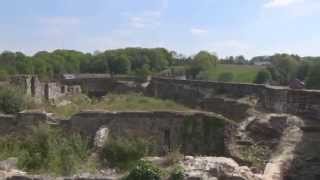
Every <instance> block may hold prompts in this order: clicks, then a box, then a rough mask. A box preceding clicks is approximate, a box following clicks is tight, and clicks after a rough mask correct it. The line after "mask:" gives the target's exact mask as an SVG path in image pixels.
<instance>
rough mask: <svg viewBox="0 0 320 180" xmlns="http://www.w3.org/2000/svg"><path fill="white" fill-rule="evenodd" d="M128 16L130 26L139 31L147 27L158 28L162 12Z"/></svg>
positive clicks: (146, 12)
mask: <svg viewBox="0 0 320 180" xmlns="http://www.w3.org/2000/svg"><path fill="white" fill-rule="evenodd" d="M124 14H128V16H129V17H128V21H129V22H128V23H129V26H131V27H133V28H137V29H142V28H146V27H156V26H158V25H159V24H160V18H161V12H160V11H144V12H143V13H141V14H138V15H130V14H129V13H124Z"/></svg>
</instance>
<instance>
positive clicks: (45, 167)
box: [0, 125, 89, 175]
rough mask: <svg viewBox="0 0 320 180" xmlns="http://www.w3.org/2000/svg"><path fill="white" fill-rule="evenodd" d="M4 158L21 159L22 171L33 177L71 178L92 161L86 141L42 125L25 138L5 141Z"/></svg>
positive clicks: (0, 143)
mask: <svg viewBox="0 0 320 180" xmlns="http://www.w3.org/2000/svg"><path fill="white" fill-rule="evenodd" d="M0 148H1V149H0V158H1V159H6V158H8V157H18V167H19V168H20V169H23V170H25V171H27V172H32V173H49V174H52V175H70V174H73V173H76V172H77V171H78V170H81V169H83V168H85V167H83V164H86V163H85V162H86V161H87V159H88V156H89V148H88V142H87V140H86V139H84V138H82V137H81V136H80V135H78V134H71V135H66V134H64V133H63V132H62V131H60V130H57V129H53V128H49V127H48V126H47V125H40V126H38V127H35V128H34V129H33V132H32V133H31V134H30V135H29V136H27V137H24V138H20V139H18V138H14V137H3V138H2V139H1V140H0Z"/></svg>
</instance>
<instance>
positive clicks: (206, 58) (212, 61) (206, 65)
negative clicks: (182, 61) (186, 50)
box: [187, 51, 218, 79]
mask: <svg viewBox="0 0 320 180" xmlns="http://www.w3.org/2000/svg"><path fill="white" fill-rule="evenodd" d="M217 61H218V58H217V57H216V56H215V55H213V54H210V53H209V52H207V51H200V52H199V53H198V54H197V55H196V56H195V57H194V58H193V60H192V62H191V63H190V65H189V67H188V69H187V75H188V76H189V77H190V76H191V77H192V78H193V79H195V78H196V76H197V75H198V74H199V73H200V72H201V71H206V70H208V69H210V68H211V67H214V66H216V63H217Z"/></svg>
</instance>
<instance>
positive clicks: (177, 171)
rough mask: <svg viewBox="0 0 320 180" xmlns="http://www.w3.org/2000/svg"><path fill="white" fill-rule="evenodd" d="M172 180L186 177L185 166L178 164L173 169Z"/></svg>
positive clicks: (180, 179) (181, 179)
mask: <svg viewBox="0 0 320 180" xmlns="http://www.w3.org/2000/svg"><path fill="white" fill-rule="evenodd" d="M169 179H170V180H183V179H184V173H183V168H182V167H180V166H177V167H175V168H174V169H173V171H172V172H171V174H170V178H169Z"/></svg>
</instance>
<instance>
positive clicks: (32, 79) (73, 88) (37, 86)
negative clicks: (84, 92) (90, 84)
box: [10, 75, 81, 102]
mask: <svg viewBox="0 0 320 180" xmlns="http://www.w3.org/2000/svg"><path fill="white" fill-rule="evenodd" d="M10 84H12V85H15V86H18V87H20V88H21V89H22V90H23V91H24V93H25V94H26V95H28V96H31V97H33V98H34V99H35V100H38V101H41V100H43V99H45V100H47V101H50V102H54V101H56V100H58V99H60V98H62V97H65V96H68V95H74V94H79V93H81V87H80V86H79V85H70V86H68V85H62V84H60V83H58V82H40V81H39V79H38V77H37V76H35V75H17V76H13V77H11V79H10Z"/></svg>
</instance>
